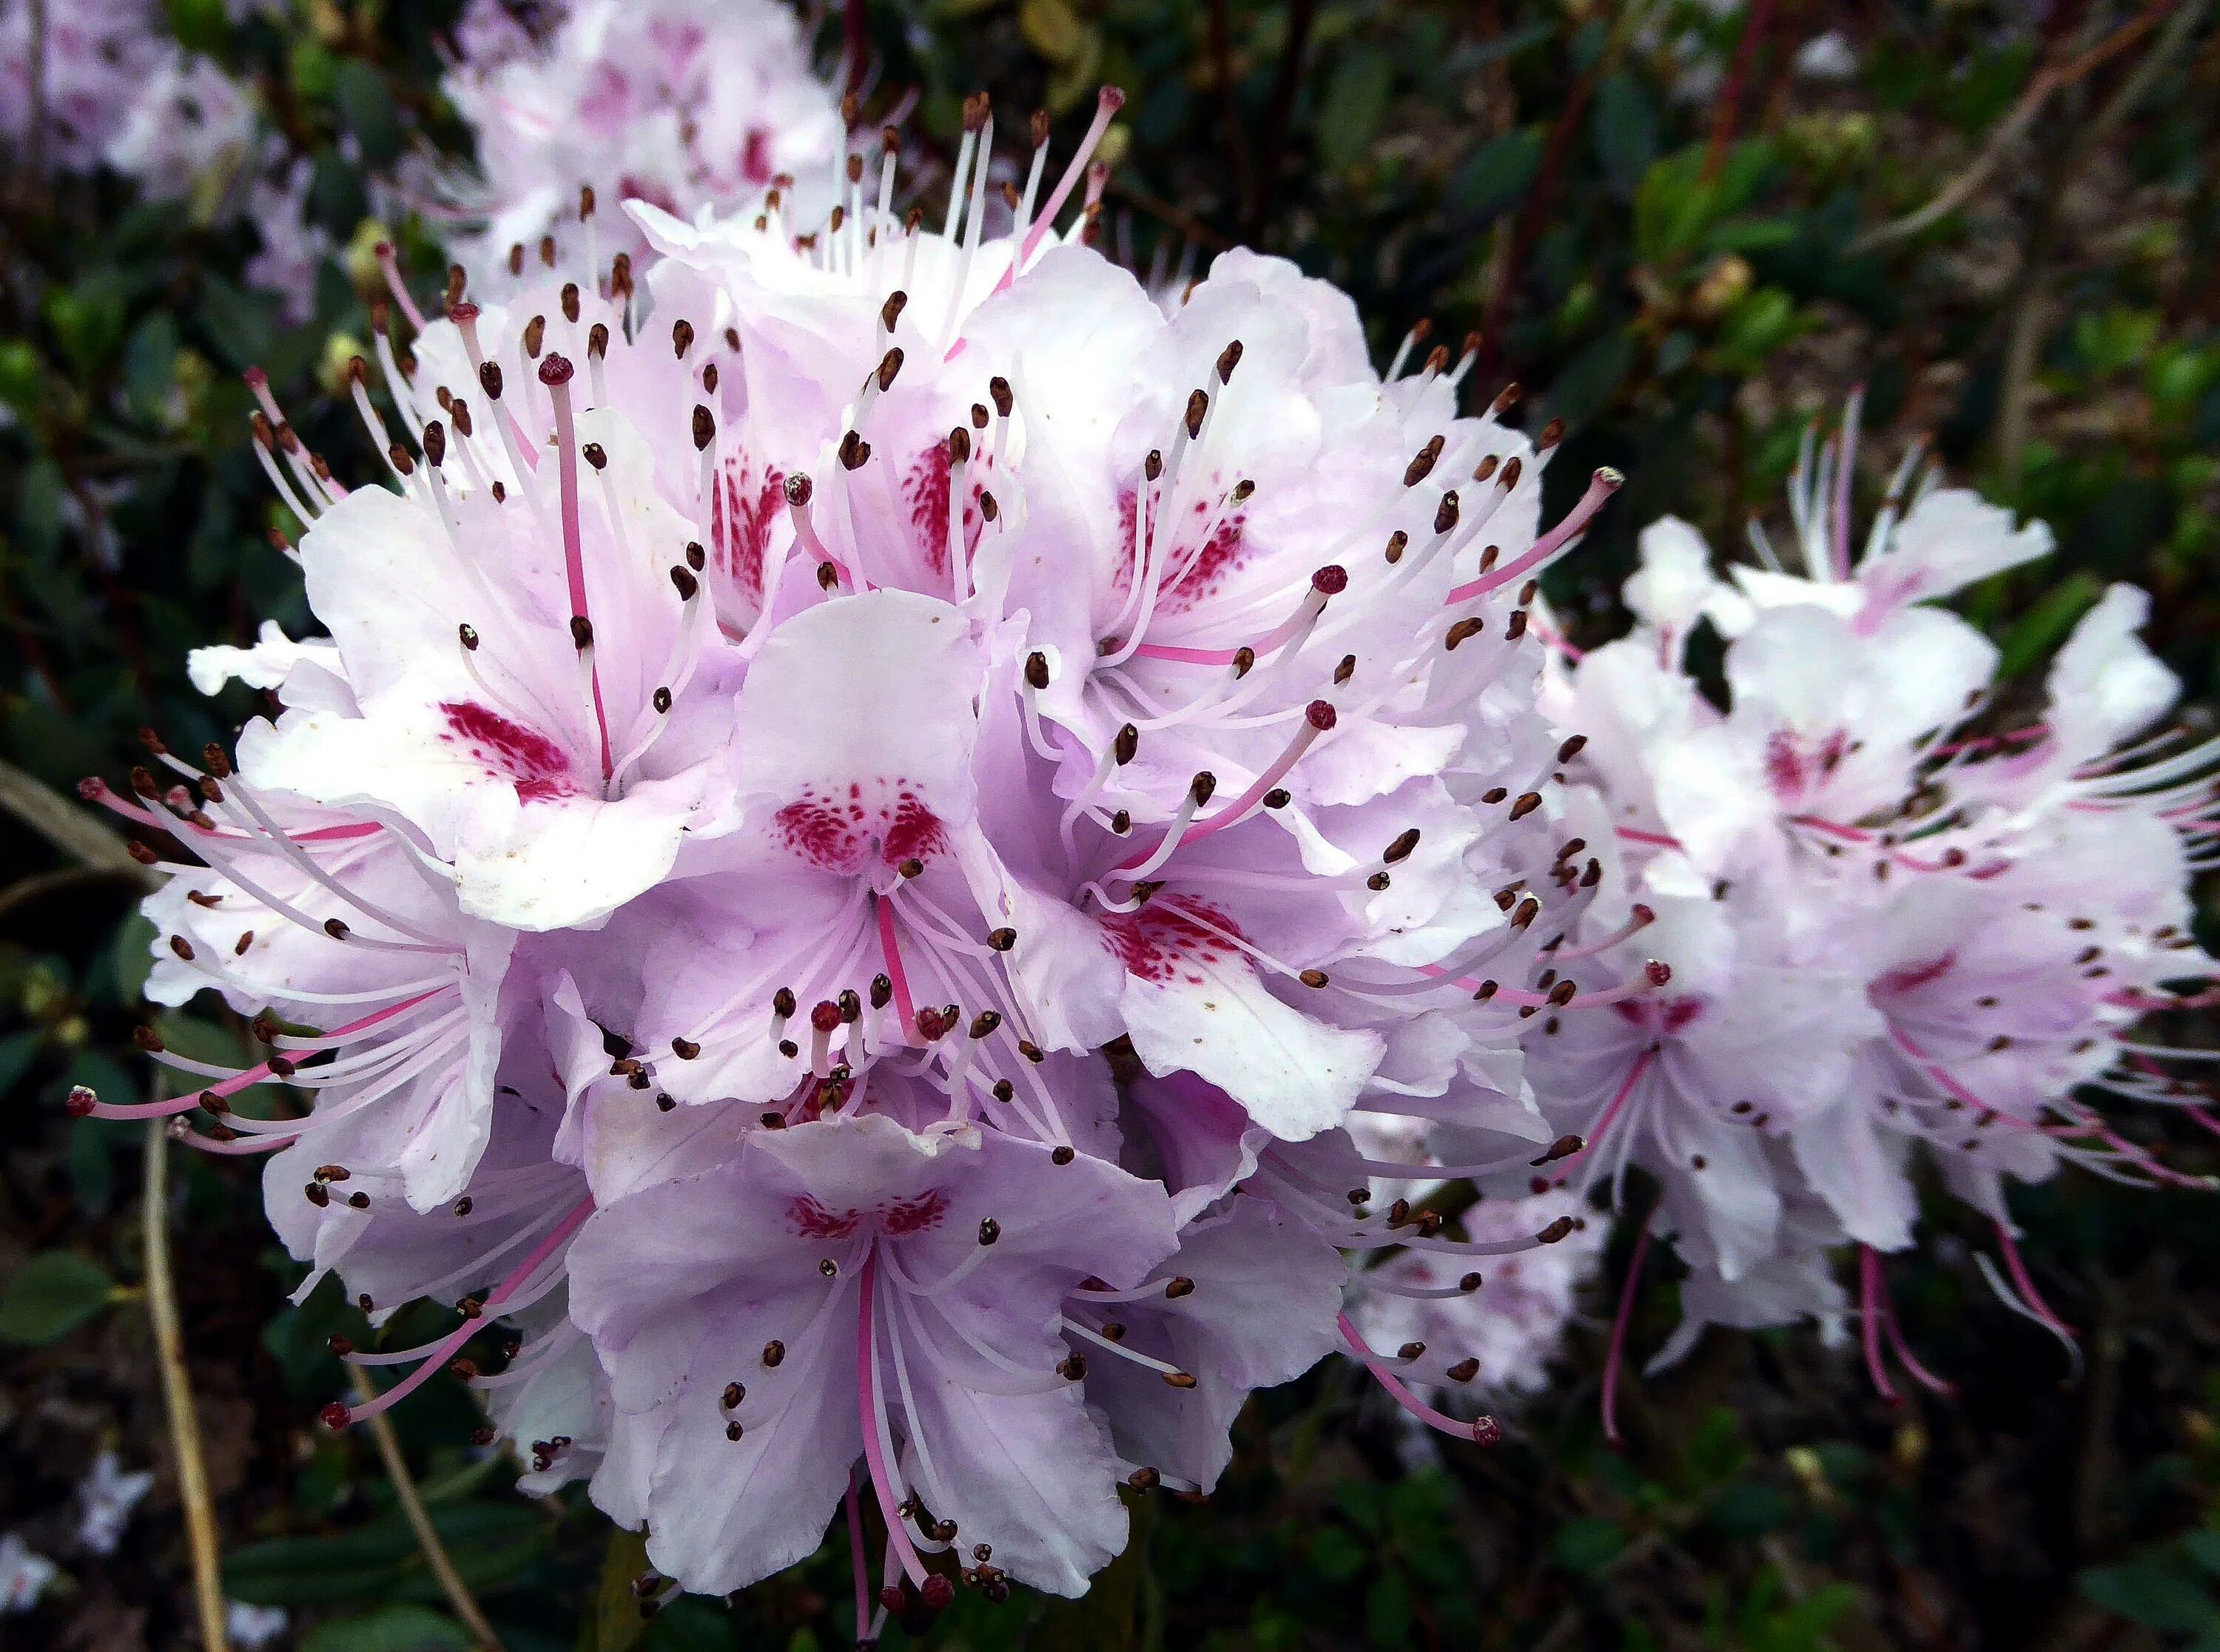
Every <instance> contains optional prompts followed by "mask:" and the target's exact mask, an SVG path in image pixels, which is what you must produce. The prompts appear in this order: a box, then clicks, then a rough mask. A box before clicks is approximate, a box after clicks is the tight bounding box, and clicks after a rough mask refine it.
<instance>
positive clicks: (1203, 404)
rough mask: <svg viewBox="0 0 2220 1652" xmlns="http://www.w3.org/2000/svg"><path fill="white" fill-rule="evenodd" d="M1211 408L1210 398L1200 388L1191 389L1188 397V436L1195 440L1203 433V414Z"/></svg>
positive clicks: (1190, 439) (1189, 438)
mask: <svg viewBox="0 0 2220 1652" xmlns="http://www.w3.org/2000/svg"><path fill="white" fill-rule="evenodd" d="M1209 410H1210V398H1209V397H1208V396H1205V395H1204V394H1203V393H1202V392H1201V391H1200V390H1190V391H1188V398H1187V437H1188V440H1189V441H1193V440H1194V439H1195V438H1196V437H1197V436H1199V435H1200V434H1201V433H1202V415H1204V414H1206V413H1207V412H1208V411H1209Z"/></svg>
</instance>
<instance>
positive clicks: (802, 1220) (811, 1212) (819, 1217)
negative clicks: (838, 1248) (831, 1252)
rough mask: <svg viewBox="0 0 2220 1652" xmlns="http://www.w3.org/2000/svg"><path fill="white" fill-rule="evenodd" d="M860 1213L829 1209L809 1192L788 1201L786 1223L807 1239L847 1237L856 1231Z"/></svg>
mask: <svg viewBox="0 0 2220 1652" xmlns="http://www.w3.org/2000/svg"><path fill="white" fill-rule="evenodd" d="M859 1216H860V1213H858V1212H856V1211H852V1210H851V1211H842V1212H839V1213H834V1212H832V1211H829V1210H827V1209H826V1208H825V1206H822V1205H820V1204H819V1203H818V1202H817V1201H816V1200H814V1199H812V1198H811V1197H810V1196H809V1195H808V1194H797V1195H795V1197H794V1198H793V1199H791V1200H788V1201H787V1206H786V1224H787V1225H788V1226H789V1227H790V1228H792V1229H793V1230H794V1231H795V1233H796V1234H798V1235H799V1236H800V1237H802V1238H805V1239H845V1238H846V1237H848V1236H849V1235H850V1234H851V1233H853V1232H854V1231H856V1223H857V1219H859Z"/></svg>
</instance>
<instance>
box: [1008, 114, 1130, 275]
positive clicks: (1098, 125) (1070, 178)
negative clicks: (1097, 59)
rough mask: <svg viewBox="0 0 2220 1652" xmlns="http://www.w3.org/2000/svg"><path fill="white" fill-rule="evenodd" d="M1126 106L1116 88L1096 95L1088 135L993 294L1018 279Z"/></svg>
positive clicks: (1027, 232) (1027, 233) (1080, 144)
mask: <svg viewBox="0 0 2220 1652" xmlns="http://www.w3.org/2000/svg"><path fill="white" fill-rule="evenodd" d="M1125 107H1126V94H1125V93H1124V92H1123V91H1121V90H1119V88H1117V87H1115V86H1105V87H1104V88H1103V89H1102V90H1101V92H1100V93H1099V94H1098V95H1097V96H1096V97H1095V100H1094V121H1093V122H1092V123H1090V124H1089V125H1088V128H1087V135H1086V136H1085V137H1083V138H1082V139H1081V140H1079V149H1078V153H1076V154H1074V155H1073V156H1072V158H1071V165H1069V166H1067V167H1065V168H1064V169H1063V177H1062V178H1058V179H1057V184H1056V188H1055V189H1054V190H1052V191H1051V193H1050V195H1049V197H1048V204H1047V205H1046V206H1045V207H1043V208H1042V209H1040V213H1039V215H1038V216H1037V217H1036V218H1034V220H1033V221H1032V228H1030V229H1028V230H1026V239H1025V244H1024V245H1023V246H1020V247H1019V248H1018V255H1017V257H1015V258H1013V259H1011V260H1010V267H1009V268H1008V269H1007V270H1005V271H1002V278H1001V280H1000V281H998V282H996V283H995V291H996V292H1000V291H1001V290H1002V289H1003V288H1005V287H1007V286H1008V285H1009V284H1011V283H1012V282H1013V281H1014V280H1016V279H1017V278H1018V271H1020V270H1021V269H1023V268H1024V267H1025V263H1026V259H1029V258H1031V257H1032V255H1033V250H1034V249H1035V248H1036V247H1038V246H1039V245H1040V243H1041V237H1042V236H1044V235H1045V234H1048V232H1049V230H1050V229H1051V228H1052V227H1053V226H1054V224H1055V222H1056V215H1057V213H1059V212H1061V211H1063V203H1065V202H1066V201H1068V200H1069V199H1070V198H1071V191H1072V190H1073V189H1074V188H1075V187H1076V185H1077V184H1078V183H1079V180H1080V179H1081V178H1084V177H1085V176H1086V175H1087V163H1088V161H1089V160H1091V159H1094V149H1095V146H1096V145H1097V144H1100V143H1101V141H1102V134H1104V133H1106V132H1107V131H1108V130H1109V129H1110V122H1112V120H1113V119H1114V118H1115V117H1116V115H1117V114H1118V111H1119V109H1123V108H1125ZM986 165H987V162H986V158H985V157H983V156H982V157H981V158H980V162H979V166H980V170H981V171H985V170H986Z"/></svg>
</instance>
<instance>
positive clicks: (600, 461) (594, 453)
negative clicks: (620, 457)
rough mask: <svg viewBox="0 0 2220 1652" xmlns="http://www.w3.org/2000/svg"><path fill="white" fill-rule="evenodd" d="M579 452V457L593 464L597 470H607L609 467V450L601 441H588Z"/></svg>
mask: <svg viewBox="0 0 2220 1652" xmlns="http://www.w3.org/2000/svg"><path fill="white" fill-rule="evenodd" d="M578 453H579V457H581V458H583V459H584V460H585V461H586V463H587V464H590V465H592V466H593V467H594V469H595V470H596V471H606V470H608V468H609V454H608V449H607V448H605V447H603V446H602V445H601V443H599V442H588V443H587V444H586V445H585V446H583V447H581V448H580V449H579V450H578Z"/></svg>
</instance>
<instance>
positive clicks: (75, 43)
mask: <svg viewBox="0 0 2220 1652" xmlns="http://www.w3.org/2000/svg"><path fill="white" fill-rule="evenodd" d="M33 10H34V8H33V7H32V5H31V3H30V0H8V3H7V4H6V5H5V6H0V138H5V139H6V140H7V142H8V146H9V149H10V150H11V151H13V152H14V153H15V154H16V156H17V157H18V158H19V159H22V160H26V161H28V159H29V151H30V146H31V145H32V142H33V139H34V133H33V131H32V124H31V122H32V115H33V114H34V111H35V112H37V113H38V114H39V115H41V117H42V118H41V125H40V128H39V130H38V132H37V133H36V134H35V137H36V141H37V144H38V146H39V159H40V163H41V165H43V166H44V167H46V168H47V170H49V171H65V172H84V171H91V170H92V169H93V168H94V167H96V166H97V165H99V164H100V162H101V160H102V159H103V156H104V155H105V154H106V153H107V150H108V146H109V144H110V143H111V142H112V141H113V140H115V136H116V134H117V133H118V132H119V131H120V130H121V129H122V127H123V124H124V122H125V121H126V120H127V119H128V116H129V114H130V110H131V108H132V105H133V104H134V103H136V102H137V101H138V99H139V97H140V93H141V90H142V89H143V88H144V86H145V85H146V84H147V82H148V80H149V79H150V78H153V77H154V76H156V75H158V74H159V72H161V66H162V65H163V63H164V62H165V59H166V58H167V57H168V55H169V53H172V52H174V51H175V50H176V47H174V45H173V44H171V42H170V41H169V40H168V38H167V37H168V29H167V28H166V26H165V22H166V20H165V18H164V16H163V15H162V8H161V7H160V6H159V5H158V4H156V3H154V0H89V3H86V4H84V5H75V6H51V5H50V6H47V8H46V9H45V14H44V18H43V22H44V38H43V40H42V41H41V50H40V52H39V53H36V54H34V53H33V52H32V50H31V45H32V23H33V18H32V12H33ZM34 65H35V66H36V67H37V68H38V70H39V71H40V72H41V79H40V83H39V84H38V85H37V86H36V87H35V88H34V86H33V85H32V84H31V73H32V70H33V68H34Z"/></svg>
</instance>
